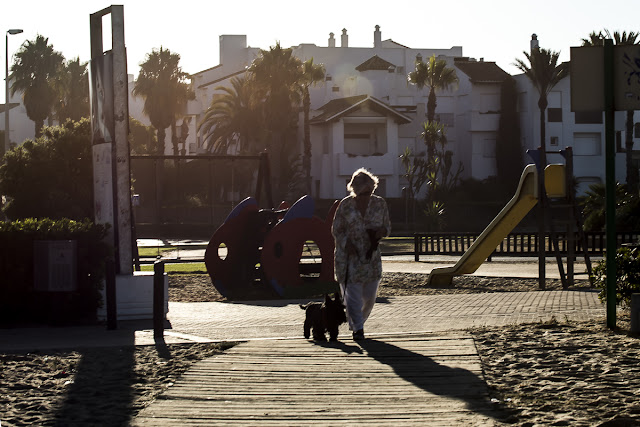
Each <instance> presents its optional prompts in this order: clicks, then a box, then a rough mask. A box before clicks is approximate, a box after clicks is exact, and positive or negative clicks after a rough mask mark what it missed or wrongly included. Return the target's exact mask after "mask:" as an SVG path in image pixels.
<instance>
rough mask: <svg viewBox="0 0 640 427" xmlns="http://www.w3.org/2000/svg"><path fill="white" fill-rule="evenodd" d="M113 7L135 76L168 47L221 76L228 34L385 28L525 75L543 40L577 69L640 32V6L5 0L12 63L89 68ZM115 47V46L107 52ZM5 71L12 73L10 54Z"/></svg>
mask: <svg viewBox="0 0 640 427" xmlns="http://www.w3.org/2000/svg"><path fill="white" fill-rule="evenodd" d="M111 4H121V5H123V6H124V22H125V45H126V47H127V67H128V72H129V74H134V75H137V74H138V71H139V64H140V63H141V62H143V61H144V59H145V56H146V54H148V53H149V52H151V50H152V49H154V48H159V47H160V46H162V47H164V48H167V49H169V50H170V51H171V52H174V53H178V54H180V57H181V60H180V65H181V66H182V69H183V71H185V72H187V73H196V72H198V71H202V70H205V69H208V68H211V67H214V66H216V65H218V64H219V36H220V35H225V34H244V35H246V36H247V44H248V45H249V46H251V47H258V48H262V49H268V48H269V47H270V46H273V45H275V43H276V42H277V41H279V42H280V44H281V45H282V46H283V47H291V46H297V45H299V44H302V43H311V44H316V45H318V46H327V43H328V42H327V40H328V39H329V33H331V32H333V33H334V34H335V38H336V40H337V41H336V45H337V46H340V35H341V34H342V29H343V28H344V29H346V30H347V34H348V35H349V47H373V32H374V30H375V26H376V25H379V26H380V31H381V32H382V40H387V39H392V40H394V41H395V42H397V43H400V44H402V45H405V46H408V47H411V48H422V49H426V48H434V49H448V48H450V47H452V46H462V53H463V55H464V56H469V57H472V58H476V59H480V58H484V60H485V61H492V62H496V63H497V64H498V65H499V66H500V67H501V68H502V69H504V70H505V71H507V72H508V73H510V74H519V71H518V70H517V68H516V67H515V66H513V63H514V61H515V59H516V58H520V59H525V57H524V54H523V51H525V50H526V51H528V50H529V42H530V40H531V35H532V34H534V33H535V34H537V36H538V40H539V42H540V47H543V48H546V49H552V50H554V51H559V52H560V60H561V61H568V60H569V59H570V48H571V47H572V46H579V45H580V43H581V39H582V38H584V37H587V36H588V34H589V33H590V32H591V31H594V30H598V31H599V30H601V29H604V28H607V29H609V30H611V31H615V30H619V31H640V20H639V19H638V16H640V0H608V1H602V0H581V1H576V0H537V1H531V0H484V1H480V0H449V1H438V2H435V1H431V0H405V1H402V2H397V3H396V2H390V1H380V0H368V1H361V0H341V1H335V0H324V1H319V2H311V1H306V2H302V1H299V0H270V1H267V0H242V1H233V0H224V1H222V0H191V1H185V2H177V1H165V0H155V1H147V0H121V1H119V2H115V3H109V2H107V1H104V0H58V1H51V0H46V1H43V0H2V2H1V3H0V28H1V29H2V31H3V32H6V31H7V30H9V29H22V30H24V32H23V33H21V34H17V35H10V36H9V37H8V52H9V63H10V64H11V63H12V59H11V58H12V55H13V54H14V53H15V52H16V51H17V50H18V49H19V48H20V45H21V44H22V43H23V42H25V41H26V40H34V39H35V37H36V35H38V34H40V35H42V36H44V37H47V38H48V39H49V43H50V44H52V45H53V47H54V49H55V50H57V51H59V52H61V53H62V54H63V55H64V57H65V58H66V59H67V60H70V59H74V58H76V57H79V58H80V60H82V61H88V60H89V59H90V41H89V36H90V33H89V16H90V14H92V13H95V12H98V11H100V10H102V9H104V8H106V7H109V6H110V5H111ZM109 24H110V21H108V20H107V21H106V22H105V24H104V28H105V29H104V31H105V34H107V31H110V30H109ZM108 38H109V37H106V36H105V39H108ZM109 47H110V46H109V43H105V50H107V49H108V48H109ZM0 64H1V65H2V68H3V69H4V66H5V55H1V58H0ZM3 74H4V73H3ZM3 79H4V75H3ZM0 92H1V93H0V102H1V103H4V102H5V101H4V100H5V93H4V90H1V91H0Z"/></svg>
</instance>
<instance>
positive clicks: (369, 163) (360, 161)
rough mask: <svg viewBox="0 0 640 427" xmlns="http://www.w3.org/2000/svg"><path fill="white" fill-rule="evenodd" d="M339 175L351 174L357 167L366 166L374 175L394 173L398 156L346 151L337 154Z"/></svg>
mask: <svg viewBox="0 0 640 427" xmlns="http://www.w3.org/2000/svg"><path fill="white" fill-rule="evenodd" d="M336 161H337V164H338V167H337V169H338V175H351V174H352V173H353V172H354V171H355V170H356V169H359V168H366V169H368V170H370V171H371V172H372V173H373V174H374V175H393V174H394V165H395V163H396V162H397V158H396V156H393V155H392V154H389V153H387V154H383V155H379V156H375V155H374V156H355V155H349V154H346V153H339V154H336Z"/></svg>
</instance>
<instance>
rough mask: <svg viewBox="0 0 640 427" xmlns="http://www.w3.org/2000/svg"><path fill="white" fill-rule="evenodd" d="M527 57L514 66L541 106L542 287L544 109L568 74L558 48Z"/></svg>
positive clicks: (540, 259) (542, 282) (540, 256)
mask: <svg viewBox="0 0 640 427" xmlns="http://www.w3.org/2000/svg"><path fill="white" fill-rule="evenodd" d="M523 53H524V55H525V56H526V58H527V60H528V61H529V65H527V64H526V63H525V62H524V61H522V60H521V59H516V62H515V64H514V65H515V66H516V67H518V68H519V69H520V70H521V71H522V72H523V73H524V74H525V75H526V76H527V77H528V78H529V80H530V81H531V83H532V84H533V85H534V86H535V88H536V89H537V91H538V94H539V95H540V97H539V98H538V108H539V109H540V146H541V150H540V164H539V165H538V167H539V168H538V170H539V171H540V173H539V174H538V189H539V191H540V193H541V194H540V202H539V203H538V212H537V214H538V242H539V244H538V264H539V268H538V280H539V287H540V289H541V290H544V289H545V286H546V283H545V270H544V255H545V246H546V243H545V241H546V228H545V218H544V216H545V207H546V204H547V203H546V198H545V197H544V194H545V193H544V188H545V187H544V173H543V171H544V168H545V167H546V165H547V152H546V150H547V147H546V142H545V138H546V136H545V119H544V113H545V110H546V109H547V105H548V104H549V102H548V100H547V96H548V95H549V92H550V91H551V89H552V88H553V87H554V86H555V85H556V84H557V83H558V82H559V81H560V80H562V79H563V78H564V77H565V76H566V75H567V74H568V67H564V66H562V65H558V56H560V53H559V52H553V51H551V50H548V49H541V48H535V49H532V50H531V54H529V53H527V52H523Z"/></svg>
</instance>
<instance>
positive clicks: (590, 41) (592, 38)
mask: <svg viewBox="0 0 640 427" xmlns="http://www.w3.org/2000/svg"><path fill="white" fill-rule="evenodd" d="M605 37H606V38H608V39H610V38H611V33H610V32H609V30H607V29H605V30H604V33H603V32H602V31H600V32H598V33H596V32H595V31H592V32H591V33H590V34H589V37H588V38H585V39H582V46H602V45H604V39H605ZM613 40H614V42H615V44H616V45H635V44H640V34H639V33H637V32H635V31H629V32H628V33H627V32H626V31H623V32H622V33H620V32H618V31H615V32H614V33H613ZM633 113H634V111H633V110H627V119H626V121H625V139H624V148H625V160H626V169H627V187H628V188H629V191H630V192H631V193H633V194H638V181H640V177H638V169H637V168H636V167H634V166H633Z"/></svg>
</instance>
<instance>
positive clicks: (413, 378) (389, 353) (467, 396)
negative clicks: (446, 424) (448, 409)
mask: <svg viewBox="0 0 640 427" xmlns="http://www.w3.org/2000/svg"><path fill="white" fill-rule="evenodd" d="M358 343H359V345H360V346H361V347H362V348H363V349H364V350H365V351H366V352H367V354H368V355H369V356H370V357H372V358H374V359H375V360H377V361H379V362H380V363H384V364H386V365H389V366H390V367H391V368H393V370H394V371H395V373H396V374H397V375H398V376H399V377H400V378H402V379H404V380H406V381H408V382H410V383H412V384H414V385H416V386H417V387H420V388H421V389H422V390H424V391H426V392H429V393H432V394H435V395H438V396H445V397H450V398H454V399H458V400H461V401H464V402H466V407H467V409H469V410H471V411H473V412H476V413H479V414H482V415H485V416H488V417H491V418H493V419H495V420H505V419H506V418H507V417H508V416H509V413H508V411H507V410H506V409H504V408H503V407H501V406H500V405H498V404H494V403H492V402H491V401H490V399H489V397H488V394H487V385H486V383H485V382H484V380H483V379H482V378H480V377H478V376H477V375H476V374H474V373H473V372H471V371H468V370H466V369H462V368H451V367H449V366H446V365H441V364H439V363H438V362H436V361H435V360H433V359H432V358H430V357H428V356H425V355H422V354H419V353H416V352H413V351H410V350H407V349H404V348H401V347H398V346H395V345H392V344H388V343H385V342H382V341H377V340H372V339H366V340H364V341H358Z"/></svg>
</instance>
